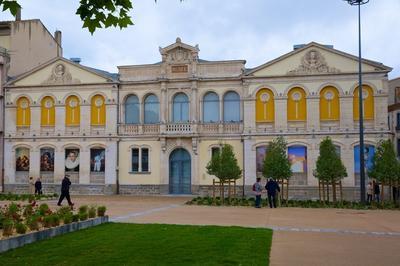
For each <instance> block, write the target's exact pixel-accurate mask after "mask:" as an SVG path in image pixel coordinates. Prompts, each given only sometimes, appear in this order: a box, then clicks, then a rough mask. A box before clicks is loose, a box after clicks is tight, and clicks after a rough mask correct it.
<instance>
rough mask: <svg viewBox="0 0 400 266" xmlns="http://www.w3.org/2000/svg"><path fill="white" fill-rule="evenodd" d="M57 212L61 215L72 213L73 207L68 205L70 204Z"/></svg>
mask: <svg viewBox="0 0 400 266" xmlns="http://www.w3.org/2000/svg"><path fill="white" fill-rule="evenodd" d="M57 213H58V215H60V216H61V217H64V216H65V215H66V214H69V213H71V208H70V207H68V206H65V207H61V208H60V209H58V211H57Z"/></svg>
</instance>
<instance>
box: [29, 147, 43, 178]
mask: <svg viewBox="0 0 400 266" xmlns="http://www.w3.org/2000/svg"><path fill="white" fill-rule="evenodd" d="M29 156H30V158H29V176H32V177H33V180H35V181H36V178H38V177H39V176H40V149H38V148H33V149H31V150H30V154H29Z"/></svg>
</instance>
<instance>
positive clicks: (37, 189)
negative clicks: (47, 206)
mask: <svg viewBox="0 0 400 266" xmlns="http://www.w3.org/2000/svg"><path fill="white" fill-rule="evenodd" d="M35 194H36V195H42V181H41V180H40V178H38V179H37V180H36V182H35Z"/></svg>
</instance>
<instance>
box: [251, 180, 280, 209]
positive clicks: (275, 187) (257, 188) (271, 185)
mask: <svg viewBox="0 0 400 266" xmlns="http://www.w3.org/2000/svg"><path fill="white" fill-rule="evenodd" d="M264 188H265V190H264V189H263V186H262V184H261V178H260V177H257V179H256V182H255V183H254V185H253V192H254V194H255V196H256V202H255V207H256V208H261V195H262V193H263V192H264V191H266V192H267V196H268V203H269V207H270V208H276V200H277V194H278V192H280V191H281V189H280V188H279V184H278V182H276V181H275V180H274V179H273V178H269V179H268V181H267V184H266V185H265V187H264Z"/></svg>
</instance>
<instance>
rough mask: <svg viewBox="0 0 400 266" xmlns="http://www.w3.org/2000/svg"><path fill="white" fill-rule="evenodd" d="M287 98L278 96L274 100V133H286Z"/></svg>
mask: <svg viewBox="0 0 400 266" xmlns="http://www.w3.org/2000/svg"><path fill="white" fill-rule="evenodd" d="M287 123H288V122H287V98H286V97H283V96H279V97H276V98H275V128H276V129H275V131H280V130H282V131H287V128H288V125H287Z"/></svg>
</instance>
